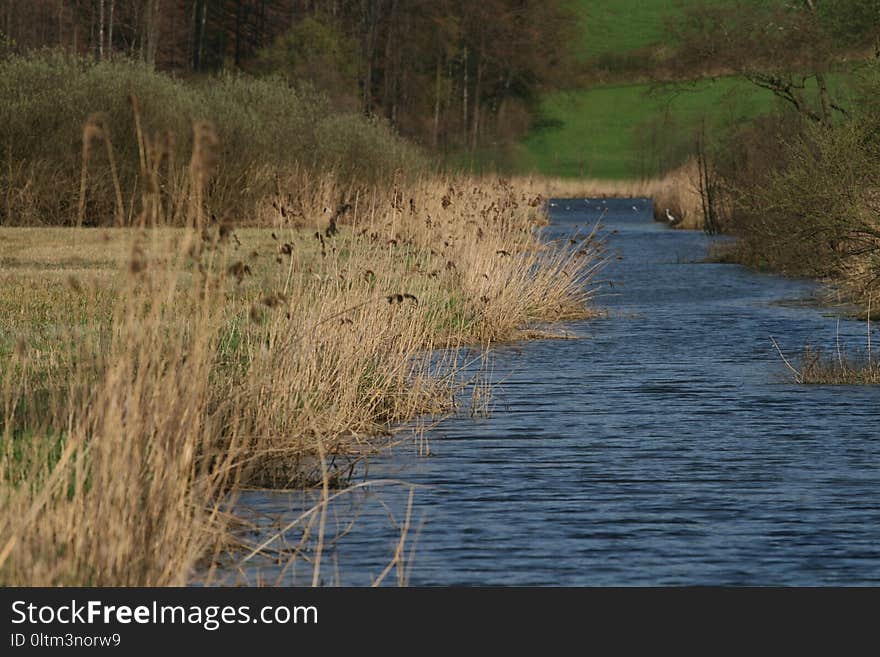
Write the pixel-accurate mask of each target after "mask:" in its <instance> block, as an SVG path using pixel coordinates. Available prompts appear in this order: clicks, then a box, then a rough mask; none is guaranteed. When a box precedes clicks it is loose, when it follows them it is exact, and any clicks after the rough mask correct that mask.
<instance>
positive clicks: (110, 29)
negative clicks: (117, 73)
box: [107, 0, 116, 59]
mask: <svg viewBox="0 0 880 657" xmlns="http://www.w3.org/2000/svg"><path fill="white" fill-rule="evenodd" d="M115 9H116V0H110V18H109V19H108V21H107V59H112V58H113V12H114V10H115Z"/></svg>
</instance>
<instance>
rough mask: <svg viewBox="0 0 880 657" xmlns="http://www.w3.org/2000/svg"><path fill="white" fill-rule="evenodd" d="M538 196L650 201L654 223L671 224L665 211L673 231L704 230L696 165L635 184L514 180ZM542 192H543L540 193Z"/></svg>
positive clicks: (592, 180)
mask: <svg viewBox="0 0 880 657" xmlns="http://www.w3.org/2000/svg"><path fill="white" fill-rule="evenodd" d="M515 180H516V182H517V184H519V185H523V186H525V187H526V188H528V189H531V190H533V191H534V192H535V193H544V194H547V195H549V196H551V197H554V198H577V199H582V198H650V199H651V200H652V201H653V202H654V219H655V220H657V221H662V222H664V223H669V220H668V217H667V215H666V211H667V210H669V212H670V214H672V216H673V217H674V218H675V223H674V224H673V228H681V229H688V230H702V229H703V208H702V201H701V199H700V192H699V184H700V183H699V174H698V171H697V166H696V164H695V163H694V162H688V163H686V164H684V165H683V166H681V167H679V168H677V169H675V170H673V171H670V172H668V173H666V174H665V175H663V176H658V177H655V178H646V179H641V180H639V179H632V180H605V179H599V178H554V177H545V176H538V175H533V176H522V177H518V178H515ZM539 190H540V191H539Z"/></svg>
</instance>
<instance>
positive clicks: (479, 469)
mask: <svg viewBox="0 0 880 657" xmlns="http://www.w3.org/2000/svg"><path fill="white" fill-rule="evenodd" d="M604 210H607V214H606V216H605V220H604V222H603V223H604V225H605V226H606V227H607V229H608V230H609V231H610V230H616V231H617V233H616V234H613V235H611V237H610V243H609V246H610V248H611V250H612V251H613V252H614V253H615V254H619V255H620V256H622V259H620V260H616V259H615V260H613V261H612V262H611V263H610V264H609V266H608V268H607V269H606V270H605V273H604V278H607V279H610V280H612V281H613V282H614V285H613V287H610V288H609V287H606V288H604V289H603V291H602V293H601V296H600V297H599V298H598V300H597V303H598V304H599V305H600V306H602V307H603V308H605V309H606V310H607V311H608V313H607V317H605V318H603V319H599V320H593V321H589V322H579V323H572V324H569V325H567V326H566V328H567V329H568V330H569V331H571V332H573V333H575V334H577V335H579V336H581V337H580V338H579V339H576V340H569V341H559V340H549V341H535V342H529V343H525V344H521V345H514V346H507V347H501V348H498V349H497V350H496V352H495V357H494V373H495V377H496V379H498V380H500V381H502V384H501V386H500V388H499V389H497V390H496V396H495V402H494V412H493V413H492V415H491V417H489V418H488V419H476V420H475V419H472V418H469V417H462V418H453V419H450V420H447V421H444V422H443V423H442V424H441V425H440V426H439V427H438V428H437V429H436V430H433V431H432V432H430V433H429V435H428V438H429V440H430V445H431V451H432V456H430V457H421V456H419V455H418V453H417V451H416V449H415V447H410V446H407V445H404V446H402V447H399V448H397V449H395V450H393V451H392V452H391V453H390V454H389V455H387V456H384V457H380V458H376V459H373V460H372V461H371V462H370V464H369V469H368V472H366V473H363V476H367V477H368V478H370V479H379V478H395V479H398V480H403V481H406V482H410V483H412V484H417V485H418V488H417V489H416V490H415V496H414V506H413V514H412V515H413V526H412V529H411V531H410V533H409V542H408V544H407V550H409V547H410V545H411V544H412V543H413V541H414V543H415V552H414V558H413V559H412V560H411V561H410V562H409V563H408V564H407V566H408V568H409V572H408V581H409V583H410V584H413V585H448V584H520V585H522V584H525V585H605V584H618V585H630V584H670V585H676V584H803V585H810V584H868V583H877V582H878V581H880V435H878V424H877V421H876V420H877V415H876V408H877V402H878V399H880V388H877V387H873V388H872V387H844V386H837V387H831V386H821V387H803V386H796V385H793V384H791V383H789V382H788V379H787V378H786V370H785V368H784V366H783V365H782V364H781V362H780V359H779V356H778V355H777V353H776V352H775V349H774V348H773V346H772V344H771V342H770V336H774V337H775V338H776V339H777V341H778V342H779V344H780V346H781V347H782V349H783V350H786V351H788V352H791V353H795V352H797V351H799V350H800V349H801V348H802V346H803V345H804V344H805V343H814V344H823V345H826V346H833V345H834V343H835V340H836V339H837V334H838V329H837V320H836V317H834V316H829V311H827V310H825V311H822V310H820V309H818V308H816V307H813V306H811V305H809V304H803V303H792V302H793V301H797V300H801V299H805V298H807V297H809V296H810V294H811V292H812V291H813V286H812V284H810V283H808V282H805V281H793V280H787V279H782V278H778V277H774V276H766V275H761V274H756V273H754V272H750V271H747V270H745V269H743V268H741V267H738V266H734V265H722V264H708V263H704V262H700V261H701V260H702V259H703V258H704V257H705V254H706V249H707V247H708V245H709V239H708V238H707V237H705V236H704V235H702V234H699V233H692V232H684V231H672V230H669V229H668V228H666V227H665V226H663V225H661V224H657V223H655V222H653V221H652V219H651V212H650V211H651V207H650V202H649V201H647V200H608V201H605V202H603V201H597V200H588V201H584V200H559V201H556V202H555V205H554V206H553V207H552V208H551V212H552V215H553V226H552V227H551V228H550V229H549V232H550V233H551V235H552V234H556V235H567V234H570V233H571V232H572V231H573V230H574V226H575V225H580V226H590V225H591V224H592V223H593V222H595V221H596V220H597V219H598V218H599V216H600V214H601V213H602V212H603V211H604ZM839 335H840V340H841V341H842V342H844V343H845V344H849V345H851V346H852V347H853V348H856V347H858V346H860V345H864V343H865V326H864V324H863V323H859V322H855V321H850V320H842V321H841V322H840V328H839ZM875 341H877V340H876V338H875ZM877 342H878V343H880V341H877ZM408 494H409V489H408V488H406V487H404V486H387V487H381V488H376V489H375V490H374V491H373V492H372V493H371V494H364V493H363V492H359V493H356V494H351V495H346V496H343V497H342V498H340V500H339V501H338V503H334V505H333V509H332V513H331V516H330V523H329V525H328V526H329V527H330V533H331V534H334V533H336V532H339V531H340V530H342V529H344V528H345V523H346V522H347V521H348V520H350V519H351V518H352V517H354V516H355V515H357V521H356V522H355V523H354V525H353V528H352V529H351V531H350V532H348V533H347V534H346V535H345V536H343V537H341V538H340V539H339V540H338V541H337V542H335V543H334V544H333V545H332V546H330V548H329V551H328V553H327V555H326V556H325V562H324V564H325V565H324V566H323V568H322V573H323V581H324V582H326V583H341V584H352V585H360V584H367V583H369V582H371V581H372V579H373V578H374V577H375V576H377V575H378V574H379V573H380V572H381V571H382V569H383V568H384V567H385V565H386V564H387V563H388V561H389V559H390V558H391V557H392V554H393V549H394V545H395V544H396V542H397V540H398V538H399V531H398V530H397V529H396V528H395V522H396V523H399V522H401V521H402V517H403V515H404V513H405V508H406V501H407V497H408ZM242 504H243V505H245V506H249V507H251V508H253V509H255V510H257V511H259V512H263V513H267V514H269V515H277V516H280V517H282V519H284V518H292V517H295V515H296V512H295V510H292V509H295V508H297V507H298V506H299V507H301V506H302V504H303V500H302V498H301V496H297V495H291V494H265V493H260V494H250V495H248V496H246V497H245V498H244V499H243V500H242ZM392 518H393V519H394V520H393V521H392V520H391V519H392ZM297 537H298V534H297V535H295V536H292V537H290V538H291V540H295V539H296V538H297ZM310 572H311V571H310V570H309V566H308V564H305V563H304V564H300V565H299V570H297V571H292V572H291V573H289V574H287V576H286V579H285V581H286V582H288V583H290V582H294V583H302V582H308V581H310V580H309V576H310ZM267 576H268V577H270V578H271V572H270V573H269V575H267ZM395 577H396V575H395V573H394V572H392V573H391V574H390V575H389V578H388V581H389V582H394V581H396V579H395Z"/></svg>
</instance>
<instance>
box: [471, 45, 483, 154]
mask: <svg viewBox="0 0 880 657" xmlns="http://www.w3.org/2000/svg"><path fill="white" fill-rule="evenodd" d="M482 87H483V55H482V52H480V53H479V54H478V55H477V79H476V82H475V83H474V116H473V119H472V122H473V123H472V125H471V151H474V150H476V148H477V141H478V139H479V133H480V108H481V106H482V103H481V100H482V99H481V98H480V96H481V94H482V93H483V89H482Z"/></svg>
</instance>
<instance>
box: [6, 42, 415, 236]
mask: <svg viewBox="0 0 880 657" xmlns="http://www.w3.org/2000/svg"><path fill="white" fill-rule="evenodd" d="M130 96H134V97H136V98H137V100H138V103H139V105H140V115H141V118H142V121H143V133H144V135H145V136H146V138H147V139H148V140H150V141H151V142H152V143H153V144H154V145H155V144H158V143H160V142H161V143H163V144H170V145H172V148H171V149H170V150H171V152H170V153H166V154H165V155H166V156H170V157H166V158H165V159H164V160H163V168H162V173H161V179H160V180H159V184H160V186H161V187H162V188H163V189H165V190H166V191H168V189H170V188H171V187H173V186H174V184H175V179H176V178H179V177H180V176H181V174H182V173H185V170H186V166H187V165H188V163H189V157H190V152H191V148H192V141H193V137H192V135H193V123H194V121H196V120H208V121H210V122H211V123H213V125H214V127H215V129H216V133H217V136H218V139H219V144H220V146H219V153H218V156H219V166H218V167H216V168H214V173H213V177H212V178H211V180H210V184H209V185H208V190H209V194H208V197H207V198H206V201H205V202H206V205H207V208H206V209H207V210H208V211H209V212H215V213H216V214H217V215H223V216H230V217H234V218H237V219H246V220H255V219H256V217H255V216H254V215H255V212H256V208H257V207H258V206H259V204H260V203H261V201H264V200H265V198H266V195H267V194H269V193H271V192H272V191H274V189H275V186H276V184H277V182H276V179H279V178H280V179H283V178H284V177H285V176H286V175H288V174H290V173H291V172H294V171H298V170H302V169H304V170H306V171H308V172H310V173H322V174H323V173H332V174H335V175H337V176H341V177H342V178H343V182H344V183H346V184H352V185H369V184H374V183H376V182H377V181H379V180H382V179H384V178H386V177H390V176H392V175H394V174H395V172H397V171H399V170H401V169H404V170H407V171H412V170H416V171H417V170H421V169H422V168H423V167H424V166H425V160H424V158H423V156H422V155H421V153H420V152H419V151H418V150H417V149H416V148H415V147H414V146H411V145H410V144H408V143H406V142H404V141H403V140H401V139H400V138H399V137H397V136H396V135H395V134H394V133H393V132H392V131H391V130H390V129H388V128H387V127H386V126H384V125H381V124H379V123H377V122H373V121H370V120H367V119H366V118H363V117H360V116H356V115H344V114H337V113H335V112H334V111H333V107H332V106H331V104H330V103H329V101H328V100H327V99H326V98H325V97H324V96H323V95H321V94H318V93H313V92H309V91H305V90H294V89H293V88H291V86H290V85H289V84H288V83H287V82H286V81H284V80H282V79H281V78H274V77H273V78H262V79H255V78H251V77H247V76H243V75H232V74H224V75H220V76H219V77H216V78H211V79H209V80H206V81H202V82H200V83H187V82H183V81H181V80H177V79H174V78H172V77H169V76H167V75H164V74H161V73H158V72H156V71H154V70H152V69H150V68H149V67H147V66H145V65H143V64H139V63H135V62H130V61H125V60H114V61H113V62H103V63H94V62H91V61H87V60H83V59H76V58H71V57H68V56H65V55H62V54H58V53H41V54H37V55H32V56H12V57H9V58H6V59H5V60H2V61H0V97H2V98H3V99H4V102H3V104H2V105H0V146H2V152H3V156H4V159H5V160H6V162H5V166H4V167H3V170H2V172H0V182H2V186H0V188H2V189H3V190H4V191H5V198H4V199H3V204H2V207H0V223H3V224H40V223H43V224H70V223H72V222H74V221H75V220H76V215H77V205H78V202H79V185H80V177H81V176H80V174H81V164H82V152H83V127H84V125H85V124H86V122H87V121H88V120H89V117H90V116H92V115H93V114H95V113H98V112H100V113H101V117H102V122H101V125H102V126H103V129H106V130H107V131H108V132H109V136H110V142H111V143H112V150H113V155H114V159H115V163H116V168H117V169H118V178H119V187H120V188H121V192H122V196H123V199H124V201H125V205H126V212H125V215H126V216H125V220H126V221H130V220H131V219H132V216H133V215H134V214H136V213H137V212H138V209H137V204H136V203H135V201H134V199H137V198H139V195H140V189H141V186H142V185H144V183H145V181H144V180H143V175H142V174H141V172H140V165H139V149H138V139H137V132H136V130H135V118H134V112H133V111H132V106H131V103H130V101H129V98H130ZM111 173H112V172H111V167H110V166H109V156H108V154H107V149H106V147H105V144H103V143H100V144H93V148H91V150H90V159H89V167H88V183H89V185H88V193H87V198H88V203H87V206H86V213H85V214H86V221H87V222H88V223H92V224H105V223H108V222H110V221H112V219H113V217H114V209H115V205H116V200H115V199H116V196H115V191H114V185H113V181H112V176H111Z"/></svg>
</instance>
